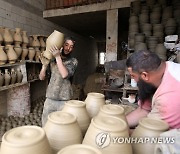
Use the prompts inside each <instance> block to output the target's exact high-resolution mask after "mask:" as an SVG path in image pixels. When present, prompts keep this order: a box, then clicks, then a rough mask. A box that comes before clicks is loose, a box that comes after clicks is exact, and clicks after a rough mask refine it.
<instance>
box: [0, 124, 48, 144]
mask: <svg viewBox="0 0 180 154" xmlns="http://www.w3.org/2000/svg"><path fill="white" fill-rule="evenodd" d="M29 130H34V132H35V131H36V134H37V135H35V136H34V138H33V139H32V138H31V140H30V142H29V141H28V142H27V140H24V141H21V142H19V144H18V140H17V137H26V138H27V137H28V135H29V136H31V135H32V134H31V135H30V132H28V131H29ZM32 133H33V132H32ZM13 136H15V137H16V138H12V139H11V137H13ZM44 139H46V133H45V131H44V130H43V129H42V128H41V127H39V126H21V127H16V128H13V129H11V130H9V131H7V132H6V133H5V134H4V135H3V137H2V145H4V146H10V147H29V146H32V145H35V144H37V143H40V141H42V140H44ZM2 145H1V147H2Z"/></svg>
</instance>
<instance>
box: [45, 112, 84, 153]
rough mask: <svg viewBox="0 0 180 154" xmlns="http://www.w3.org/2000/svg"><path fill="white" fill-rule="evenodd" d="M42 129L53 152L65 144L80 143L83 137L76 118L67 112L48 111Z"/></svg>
mask: <svg viewBox="0 0 180 154" xmlns="http://www.w3.org/2000/svg"><path fill="white" fill-rule="evenodd" d="M44 130H45V132H46V135H47V137H48V140H49V143H50V145H51V147H52V149H53V151H54V153H57V152H58V151H59V150H61V149H62V148H64V147H65V146H68V145H72V144H80V143H81V142H82V139H83V138H82V132H81V129H80V127H79V125H78V123H77V118H76V117H75V116H74V115H73V114H70V113H67V112H62V111H56V112H52V113H50V114H49V115H48V121H47V122H46V124H45V126H44Z"/></svg>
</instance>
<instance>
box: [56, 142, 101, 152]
mask: <svg viewBox="0 0 180 154" xmlns="http://www.w3.org/2000/svg"><path fill="white" fill-rule="evenodd" d="M72 153H73V154H80V153H82V154H102V152H101V151H100V150H99V149H97V148H95V147H92V146H90V145H84V144H75V145H70V146H67V147H65V148H63V149H62V150H60V151H59V152H58V153H57V154H72Z"/></svg>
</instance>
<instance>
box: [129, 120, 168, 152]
mask: <svg viewBox="0 0 180 154" xmlns="http://www.w3.org/2000/svg"><path fill="white" fill-rule="evenodd" d="M168 128H169V126H168V124H167V123H166V122H164V121H162V120H158V119H153V118H143V119H141V120H140V121H139V125H138V126H137V127H136V129H135V130H134V132H133V133H132V135H131V137H133V138H147V137H148V138H149V139H151V138H153V137H154V138H157V137H159V135H160V134H161V133H162V132H164V131H167V130H168ZM132 145H133V146H132V147H133V153H134V154H144V152H145V153H146V154H152V153H153V152H154V148H155V143H154V144H152V143H151V142H147V143H138V144H137V143H134V144H132Z"/></svg>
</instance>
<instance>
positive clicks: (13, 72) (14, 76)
mask: <svg viewBox="0 0 180 154" xmlns="http://www.w3.org/2000/svg"><path fill="white" fill-rule="evenodd" d="M16 79H17V73H16V72H15V70H14V68H11V84H15V83H16Z"/></svg>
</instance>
